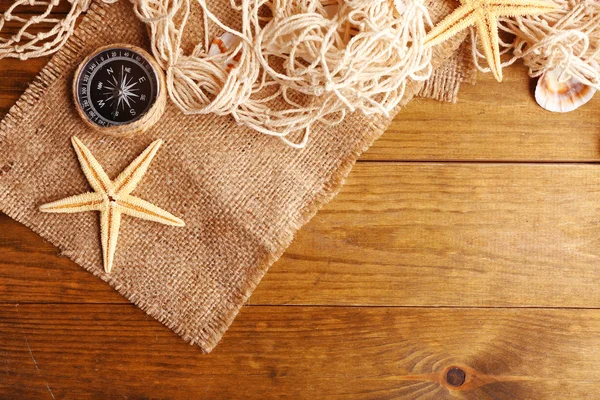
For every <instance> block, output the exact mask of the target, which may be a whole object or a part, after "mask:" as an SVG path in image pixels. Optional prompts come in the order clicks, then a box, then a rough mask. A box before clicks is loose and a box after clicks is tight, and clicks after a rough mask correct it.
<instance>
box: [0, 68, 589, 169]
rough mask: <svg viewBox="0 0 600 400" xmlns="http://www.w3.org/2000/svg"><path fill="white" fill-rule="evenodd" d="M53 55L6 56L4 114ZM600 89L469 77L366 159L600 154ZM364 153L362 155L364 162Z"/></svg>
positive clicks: (414, 111) (395, 129)
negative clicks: (584, 92) (583, 96)
mask: <svg viewBox="0 0 600 400" xmlns="http://www.w3.org/2000/svg"><path fill="white" fill-rule="evenodd" d="M46 62H47V59H40V60H29V61H27V62H24V63H23V62H20V61H18V60H2V62H0V76H2V77H6V78H7V79H0V117H2V116H4V115H5V114H6V113H7V112H8V110H9V108H10V107H11V106H12V105H13V104H14V102H15V101H16V100H17V99H18V98H19V96H20V95H21V93H22V92H23V90H24V89H25V88H26V87H27V85H28V84H29V83H30V82H32V81H33V79H34V78H35V76H36V75H37V73H38V72H39V71H40V70H41V68H42V67H43V66H44V65H45V63H46ZM598 108H600V96H596V97H595V98H594V99H593V100H592V101H591V102H590V103H589V104H587V105H586V106H585V107H582V108H580V109H579V110H577V111H575V112H573V113H568V114H553V113H550V112H547V111H545V110H543V109H541V108H540V107H538V106H537V105H536V104H535V101H534V99H533V95H532V93H531V83H530V80H529V78H528V77H527V73H526V70H525V68H524V67H523V66H521V65H516V66H513V67H511V68H508V69H506V71H505V79H504V82H503V83H502V84H499V83H497V82H496V81H495V80H494V79H493V77H491V76H489V75H488V74H480V75H479V83H478V84H477V85H476V86H470V85H463V88H462V90H461V92H460V96H459V101H458V104H457V105H451V104H447V103H439V102H435V101H432V100H423V99H417V100H415V101H413V102H411V103H409V105H408V106H407V107H406V109H404V110H403V111H402V112H401V113H400V114H399V115H398V117H397V118H396V119H395V120H394V122H393V123H392V125H391V126H390V128H389V129H388V131H387V132H386V133H385V134H384V135H383V136H382V138H381V139H380V140H378V141H377V142H376V143H375V145H374V146H373V147H372V148H371V149H370V150H369V151H367V152H366V153H365V154H364V155H363V156H362V157H361V159H360V161H485V162H489V161H505V162H544V161H546V162H549V161H552V162H592V161H593V162H598V161H600V114H599V113H598V112H597V110H598ZM360 161H359V162H360Z"/></svg>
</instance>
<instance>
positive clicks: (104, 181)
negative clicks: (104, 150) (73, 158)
mask: <svg viewBox="0 0 600 400" xmlns="http://www.w3.org/2000/svg"><path fill="white" fill-rule="evenodd" d="M71 142H72V143H73V148H74V149H75V153H76V154H77V158H78V159H79V164H81V169H82V170H83V173H84V174H85V177H86V178H87V180H88V182H89V183H90V185H91V186H92V188H94V190H95V191H96V192H100V193H107V192H108V190H109V189H110V187H111V185H112V183H111V182H110V179H109V178H108V175H106V172H104V169H102V166H101V165H100V163H99V162H98V161H97V160H96V159H95V158H94V156H93V155H92V153H91V152H90V151H89V150H88V148H87V147H85V145H84V144H83V143H81V141H80V140H79V139H78V138H77V137H75V136H73V137H72V138H71Z"/></svg>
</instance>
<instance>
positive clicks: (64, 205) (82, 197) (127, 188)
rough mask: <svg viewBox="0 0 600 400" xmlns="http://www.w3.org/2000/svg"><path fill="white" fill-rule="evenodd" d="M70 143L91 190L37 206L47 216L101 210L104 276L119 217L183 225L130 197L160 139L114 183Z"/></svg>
mask: <svg viewBox="0 0 600 400" xmlns="http://www.w3.org/2000/svg"><path fill="white" fill-rule="evenodd" d="M71 142H72V144H73V148H74V149H75V153H76V154H77V158H78V159H79V164H81V169H82V170H83V173H84V175H85V177H86V178H87V180H88V182H89V184H90V186H91V187H92V188H93V189H94V191H93V192H88V193H83V194H78V195H75V196H71V197H67V198H65V199H62V200H57V201H54V202H52V203H48V204H44V205H43V206H41V207H40V211H42V212H48V213H78V212H84V211H100V236H101V239H102V258H103V261H104V271H105V272H106V273H110V272H111V270H112V267H113V261H114V258H115V251H116V249H117V238H118V236H119V227H120V225H121V215H123V214H124V215H129V216H132V217H136V218H141V219H146V220H149V221H155V222H160V223H162V224H165V225H172V226H184V225H185V223H184V222H183V221H182V220H181V219H179V218H177V217H175V216H173V215H171V214H170V213H168V212H167V211H165V210H163V209H161V208H158V207H157V206H155V205H154V204H152V203H150V202H148V201H146V200H142V199H140V198H138V197H135V196H132V195H131V194H130V193H131V192H133V191H134V190H135V188H136V187H137V185H138V183H139V182H140V181H141V180H142V178H143V177H144V174H145V173H146V170H147V169H148V166H149V165H150V162H151V161H152V159H153V158H154V156H155V155H156V152H157V151H158V149H159V148H160V145H161V144H162V140H160V139H159V140H157V141H155V142H153V143H152V144H150V146H148V148H146V150H144V152H143V153H142V154H140V155H139V156H138V157H137V158H136V159H135V160H134V161H133V162H132V163H131V164H130V165H129V166H128V167H127V168H125V169H124V170H123V172H121V174H119V176H118V177H117V179H115V180H113V181H111V180H110V179H109V178H108V175H106V172H104V169H102V166H101V165H100V163H98V161H96V159H95V158H94V156H93V155H92V153H91V152H90V151H89V150H88V148H87V147H85V146H84V145H83V143H81V141H80V140H79V139H77V138H76V137H75V136H73V137H72V138H71Z"/></svg>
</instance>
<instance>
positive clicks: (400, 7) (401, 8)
mask: <svg viewBox="0 0 600 400" xmlns="http://www.w3.org/2000/svg"><path fill="white" fill-rule="evenodd" d="M394 6H395V7H396V11H398V14H400V15H402V14H404V12H405V11H406V3H405V2H404V0H394Z"/></svg>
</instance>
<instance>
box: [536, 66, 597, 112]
mask: <svg viewBox="0 0 600 400" xmlns="http://www.w3.org/2000/svg"><path fill="white" fill-rule="evenodd" d="M562 72H563V70H562V69H561V68H555V69H553V70H550V71H548V72H546V73H545V74H544V75H542V77H541V78H540V79H539V81H538V83H537V87H536V89H535V100H536V101H537V103H538V104H539V105H540V106H541V107H542V108H544V109H546V110H548V111H552V112H560V113H566V112H570V111H573V110H576V109H577V108H579V107H581V106H582V105H584V104H586V103H587V102H588V101H590V100H591V99H592V97H594V93H596V89H594V88H593V87H591V86H587V85H584V84H583V83H581V82H579V81H577V80H575V79H574V78H570V79H568V80H567V81H565V82H561V81H560V75H561V74H562Z"/></svg>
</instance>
